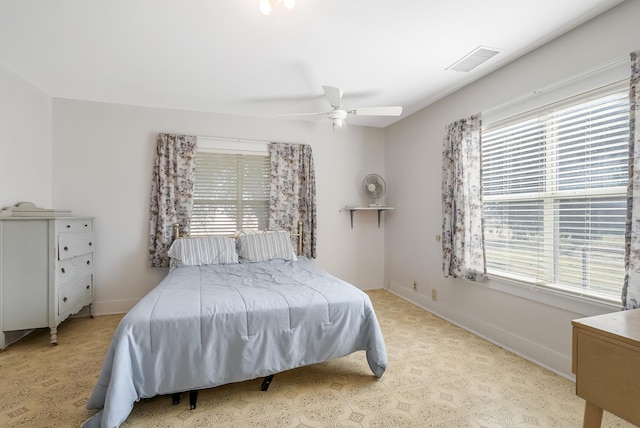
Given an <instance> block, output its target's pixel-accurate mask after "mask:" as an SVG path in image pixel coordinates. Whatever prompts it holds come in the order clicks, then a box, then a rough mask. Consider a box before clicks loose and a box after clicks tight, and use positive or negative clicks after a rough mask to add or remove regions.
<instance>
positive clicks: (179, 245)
mask: <svg viewBox="0 0 640 428" xmlns="http://www.w3.org/2000/svg"><path fill="white" fill-rule="evenodd" d="M167 254H168V255H169V257H171V258H173V259H176V260H179V261H180V263H178V265H180V266H199V265H224V264H231V263H238V254H237V253H236V246H235V243H234V241H233V239H232V238H228V237H226V236H198V237H194V238H178V239H176V240H175V241H173V244H171V247H170V248H169V252H168V253H167Z"/></svg>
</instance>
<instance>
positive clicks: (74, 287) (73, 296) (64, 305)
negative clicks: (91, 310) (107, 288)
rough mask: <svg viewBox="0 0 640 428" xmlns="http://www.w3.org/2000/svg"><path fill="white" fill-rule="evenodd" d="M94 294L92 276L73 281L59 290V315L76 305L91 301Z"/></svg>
mask: <svg viewBox="0 0 640 428" xmlns="http://www.w3.org/2000/svg"><path fill="white" fill-rule="evenodd" d="M92 296H93V279H92V277H91V276H87V277H85V278H81V279H77V280H75V281H71V282H70V283H68V284H66V285H64V286H63V287H60V290H58V315H60V314H64V313H65V312H67V311H69V310H70V309H73V307H74V306H76V305H78V304H80V303H84V302H86V301H90V300H91V297H92Z"/></svg>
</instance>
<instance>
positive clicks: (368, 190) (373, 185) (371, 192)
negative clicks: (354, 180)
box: [362, 174, 387, 207]
mask: <svg viewBox="0 0 640 428" xmlns="http://www.w3.org/2000/svg"><path fill="white" fill-rule="evenodd" d="M362 190H364V194H365V195H367V198H369V199H370V200H372V201H373V202H372V203H370V204H369V206H370V207H380V206H382V205H383V204H382V203H381V202H380V198H382V197H383V196H384V192H386V191H387V183H385V181H384V179H383V178H382V177H381V176H380V175H379V174H369V175H367V176H366V177H365V178H364V180H362Z"/></svg>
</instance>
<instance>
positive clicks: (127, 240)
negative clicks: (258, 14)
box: [52, 99, 384, 313]
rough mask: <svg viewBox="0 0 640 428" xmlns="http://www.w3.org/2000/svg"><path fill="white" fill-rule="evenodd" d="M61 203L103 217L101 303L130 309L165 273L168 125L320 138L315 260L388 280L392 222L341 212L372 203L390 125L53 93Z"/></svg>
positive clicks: (189, 130)
mask: <svg viewBox="0 0 640 428" xmlns="http://www.w3.org/2000/svg"><path fill="white" fill-rule="evenodd" d="M52 110H53V115H52V117H53V133H52V136H53V137H52V140H53V189H54V190H53V205H54V206H55V207H57V208H67V209H71V210H73V212H74V214H78V215H91V216H95V217H96V223H95V224H96V234H97V238H96V240H97V243H98V245H97V247H96V261H95V267H96V274H95V284H96V303H95V306H94V309H95V311H96V312H97V313H108V312H121V311H126V310H128V309H129V308H130V307H131V306H132V305H133V304H134V303H135V302H136V301H137V300H138V299H139V298H140V297H141V296H143V295H144V294H145V293H146V292H147V291H149V290H150V289H151V288H152V287H153V286H154V285H156V284H157V283H158V282H159V281H160V280H161V279H162V278H163V277H164V275H165V274H166V270H165V269H159V268H149V267H148V262H147V242H148V235H149V232H148V230H149V193H150V185H151V168H152V164H153V155H154V153H155V139H156V136H157V134H158V133H160V132H175V133H185V134H190V135H201V136H213V137H229V138H239V139H254V140H266V141H280V142H293V143H307V144H310V145H311V146H312V148H313V153H314V161H315V168H316V186H317V204H318V258H317V260H316V262H317V263H318V264H319V265H320V266H322V267H323V268H325V269H326V270H328V271H329V272H331V273H333V274H334V275H336V276H338V277H341V278H343V279H345V280H347V281H349V282H351V283H353V284H355V285H357V286H358V287H360V288H363V289H367V288H381V287H383V285H384V283H383V278H384V229H382V228H381V229H378V227H377V220H376V217H375V215H374V214H373V213H361V215H359V216H358V217H357V218H356V219H354V223H355V224H354V228H353V229H350V226H349V216H348V214H347V213H344V212H339V209H340V208H341V207H344V206H345V205H347V204H349V205H351V204H357V203H364V202H366V201H364V200H362V199H361V198H362V195H361V190H360V185H361V181H362V178H363V177H364V176H365V175H366V174H367V173H370V172H379V173H382V174H384V131H383V130H381V129H376V128H363V127H357V126H350V127H349V128H348V130H347V131H342V130H340V131H336V132H335V133H333V132H332V130H331V124H330V122H329V121H323V120H321V121H318V122H316V123H308V122H301V121H290V120H282V119H277V118H274V119H255V118H246V117H236V116H225V115H219V114H209V113H197V112H187V111H177V110H165V109H154V108H143V107H132V106H122V105H114V104H101V103H93V102H84V101H73V100H65V99H53V102H52Z"/></svg>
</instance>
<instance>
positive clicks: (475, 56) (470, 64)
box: [447, 46, 500, 72]
mask: <svg viewBox="0 0 640 428" xmlns="http://www.w3.org/2000/svg"><path fill="white" fill-rule="evenodd" d="M499 53H500V51H499V50H496V49H493V48H488V47H486V46H478V47H477V48H475V49H474V50H472V51H471V52H469V53H468V54H467V55H465V56H464V57H463V58H461V59H459V60H458V61H456V62H455V63H454V64H453V65H451V66H449V67H447V70H454V71H464V72H467V71H471V70H473V69H474V68H476V67H477V66H479V65H480V64H482V63H483V62H485V61H488V60H490V59H491V58H493V57H494V56H495V55H497V54H499Z"/></svg>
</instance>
